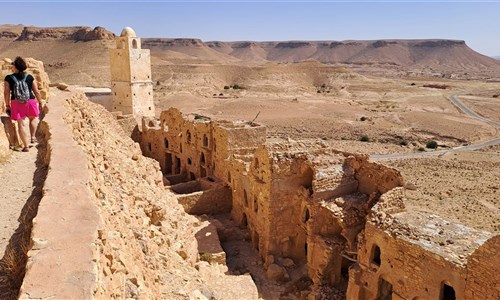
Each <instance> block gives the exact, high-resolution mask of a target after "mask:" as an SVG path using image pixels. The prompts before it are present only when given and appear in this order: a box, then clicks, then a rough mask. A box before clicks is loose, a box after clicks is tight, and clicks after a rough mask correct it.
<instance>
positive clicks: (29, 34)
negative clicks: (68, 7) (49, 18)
mask: <svg viewBox="0 0 500 300" xmlns="http://www.w3.org/2000/svg"><path fill="white" fill-rule="evenodd" d="M0 28H1V26H0ZM0 37H1V38H2V39H13V40H16V41H42V40H74V41H79V42H86V41H93V40H112V39H114V37H115V35H114V34H113V33H112V32H110V31H107V30H106V29H105V28H103V27H99V26H98V27H95V28H94V29H92V28H90V27H85V26H78V27H32V26H29V27H24V29H23V31H22V32H21V33H20V34H19V33H16V32H15V31H13V30H0Z"/></svg>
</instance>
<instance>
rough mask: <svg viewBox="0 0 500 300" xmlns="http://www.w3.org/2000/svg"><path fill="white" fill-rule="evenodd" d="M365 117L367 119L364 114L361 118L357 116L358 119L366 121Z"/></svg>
mask: <svg viewBox="0 0 500 300" xmlns="http://www.w3.org/2000/svg"><path fill="white" fill-rule="evenodd" d="M366 119H367V118H366V117H365V116H362V117H361V118H359V120H360V121H363V122H364V121H366Z"/></svg>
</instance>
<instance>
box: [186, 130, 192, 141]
mask: <svg viewBox="0 0 500 300" xmlns="http://www.w3.org/2000/svg"><path fill="white" fill-rule="evenodd" d="M186 143H188V144H190V143H191V132H190V131H189V130H188V131H186Z"/></svg>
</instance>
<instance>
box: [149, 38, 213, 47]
mask: <svg viewBox="0 0 500 300" xmlns="http://www.w3.org/2000/svg"><path fill="white" fill-rule="evenodd" d="M143 46H144V47H151V46H157V47H203V46H205V44H204V43H203V42H202V41H201V40H200V39H189V38H186V39H181V38H178V39H164V38H145V39H143Z"/></svg>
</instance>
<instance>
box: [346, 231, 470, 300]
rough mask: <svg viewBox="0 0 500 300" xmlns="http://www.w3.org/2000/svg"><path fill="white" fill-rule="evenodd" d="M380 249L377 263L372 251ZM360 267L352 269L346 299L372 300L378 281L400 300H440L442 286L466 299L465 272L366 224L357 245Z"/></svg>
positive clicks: (375, 293) (377, 290)
mask: <svg viewBox="0 0 500 300" xmlns="http://www.w3.org/2000/svg"><path fill="white" fill-rule="evenodd" d="M376 246H378V247H379V249H380V255H379V258H380V261H378V259H377V258H375V257H377V255H376V254H375V253H376V250H375V247H376ZM358 248H359V250H358V262H359V266H358V267H355V268H353V269H351V271H350V272H351V274H350V281H349V288H348V290H347V298H348V299H374V298H376V297H377V295H378V294H379V293H380V292H381V291H380V289H381V282H382V281H381V280H384V281H385V282H388V283H390V284H391V285H392V295H393V297H396V298H397V297H399V299H414V298H416V297H420V298H422V299H440V295H441V293H442V287H443V284H444V283H446V284H448V285H449V286H451V287H453V289H454V290H455V295H456V298H457V299H464V298H465V294H464V293H465V282H466V272H467V271H466V269H465V267H464V266H459V265H457V264H454V263H452V262H450V261H449V260H446V259H444V258H443V257H441V256H439V255H437V254H434V253H432V252H431V251H428V250H425V249H423V248H422V247H420V246H418V245H416V244H413V243H410V242H408V241H406V240H403V239H401V238H395V237H393V236H391V235H389V234H388V233H386V232H385V231H383V230H381V229H379V228H377V227H376V226H374V225H373V224H372V223H370V222H368V223H367V224H366V227H365V231H364V234H362V238H361V239H360V241H359V242H358Z"/></svg>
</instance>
